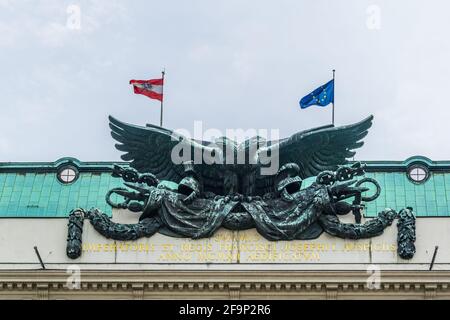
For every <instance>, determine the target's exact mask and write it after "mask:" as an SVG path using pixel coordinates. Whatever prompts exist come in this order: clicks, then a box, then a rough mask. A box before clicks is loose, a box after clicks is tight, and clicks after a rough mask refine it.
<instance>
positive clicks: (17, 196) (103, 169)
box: [0, 158, 123, 217]
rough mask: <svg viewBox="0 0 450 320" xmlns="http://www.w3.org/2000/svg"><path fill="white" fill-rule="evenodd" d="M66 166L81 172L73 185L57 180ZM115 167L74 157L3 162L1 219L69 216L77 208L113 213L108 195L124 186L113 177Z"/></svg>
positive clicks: (0, 189) (0, 168)
mask: <svg viewBox="0 0 450 320" xmlns="http://www.w3.org/2000/svg"><path fill="white" fill-rule="evenodd" d="M65 165H73V166H75V167H76V168H77V169H78V171H79V176H78V179H76V180H75V181H74V182H72V183H69V184H63V183H62V182H60V181H59V180H58V179H57V178H56V174H57V172H58V168H61V167H64V166H65ZM122 165H123V164H122ZM112 166H113V163H107V162H103V163H98V162H90V163H89V162H88V163H82V162H80V161H78V160H76V159H73V158H63V159H60V160H58V161H56V162H53V163H1V164H0V217H66V216H67V215H68V214H69V212H70V210H72V209H74V208H77V207H83V208H91V207H97V208H99V209H101V210H102V211H104V212H105V213H107V214H111V212H112V210H111V207H110V206H109V205H107V204H106V202H105V195H106V193H107V192H108V190H110V189H111V188H114V187H119V186H121V185H122V181H121V179H118V178H113V177H112V176H111V169H112Z"/></svg>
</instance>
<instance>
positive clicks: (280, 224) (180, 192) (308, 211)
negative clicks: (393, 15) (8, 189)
mask: <svg viewBox="0 0 450 320" xmlns="http://www.w3.org/2000/svg"><path fill="white" fill-rule="evenodd" d="M371 121H372V118H371V117H369V118H368V119H366V120H365V121H362V122H360V123H359V124H356V125H351V126H344V127H340V128H334V127H329V126H327V127H324V128H318V129H312V130H308V131H304V132H302V133H300V134H296V135H294V136H292V137H291V138H289V139H285V140H280V141H278V142H276V143H272V144H270V145H272V146H273V145H277V147H276V148H278V149H279V150H280V154H279V156H280V159H282V160H281V161H280V165H281V168H280V169H279V170H278V172H277V173H276V174H273V175H271V176H269V177H265V178H264V177H262V176H258V175H255V172H256V171H258V170H257V169H258V168H260V164H255V165H253V166H254V167H252V165H244V166H243V167H239V166H238V165H237V166H233V167H232V168H231V169H229V168H227V170H226V172H228V173H226V174H225V175H223V174H222V173H223V171H224V168H225V167H223V166H225V164H224V165H217V164H216V165H212V166H210V165H207V164H204V165H200V166H199V165H196V164H194V163H193V162H192V161H186V162H184V163H183V164H182V165H181V167H179V166H178V165H173V164H172V163H168V162H167V159H165V157H166V153H167V151H168V149H167V148H171V147H173V145H172V144H170V143H169V141H168V140H167V138H168V137H167V135H168V134H169V133H170V131H169V130H166V129H163V128H159V127H153V126H149V127H146V128H141V127H136V126H130V125H125V124H123V123H121V122H119V121H117V120H115V119H112V118H111V128H112V129H113V132H112V134H113V137H115V138H116V139H117V140H118V141H120V142H121V143H122V144H121V145H117V148H118V149H119V150H123V151H127V152H128V153H127V155H126V156H125V157H124V159H125V160H133V161H132V162H131V166H132V167H134V168H135V169H133V168H121V167H118V166H115V167H114V169H113V175H114V176H116V177H121V178H122V179H123V180H124V185H125V186H126V187H127V188H115V189H112V190H111V191H109V192H108V194H107V195H106V201H107V202H108V203H109V204H110V205H111V206H112V207H114V208H119V209H129V210H130V211H132V212H138V213H139V214H140V217H139V222H138V223H136V224H120V223H115V222H113V221H111V219H110V218H109V217H108V216H107V215H105V214H103V213H102V212H100V211H99V210H97V209H91V210H89V211H85V210H83V209H76V210H74V211H72V213H71V214H70V217H69V240H68V244H67V254H68V256H69V257H71V258H76V257H77V256H79V255H80V254H81V240H82V239H81V231H80V230H81V228H82V218H81V217H84V218H87V219H89V220H90V223H91V224H92V225H93V227H94V228H95V229H96V230H97V231H98V232H99V233H101V234H102V235H104V236H105V237H107V238H112V239H115V240H136V239H138V238H141V237H149V236H152V235H153V234H155V233H156V232H159V233H162V234H165V235H168V236H173V237H188V238H192V239H199V238H206V237H210V236H212V235H213V234H214V233H215V232H216V231H217V230H218V229H219V228H221V227H224V228H227V229H230V230H245V229H250V228H256V230H257V231H258V232H259V233H260V234H261V235H262V236H263V237H264V238H266V239H268V240H270V241H277V240H304V239H315V238H317V237H319V236H320V235H321V234H322V233H323V232H326V233H328V234H330V235H333V236H337V237H340V238H348V239H362V238H370V237H374V236H378V235H380V234H381V233H383V230H384V229H385V228H386V227H388V226H390V225H391V224H392V222H393V220H394V219H395V218H396V217H397V216H398V214H397V213H396V211H394V210H393V209H386V210H384V211H382V212H380V213H379V215H378V217H376V218H373V219H369V220H367V221H366V222H365V223H363V224H361V223H360V221H361V212H360V211H361V209H362V208H363V204H362V201H365V202H367V201H372V200H374V199H375V198H376V197H378V195H379V193H380V189H381V188H380V186H379V184H378V183H377V181H375V180H374V179H369V178H362V179H359V180H358V177H360V176H362V175H363V174H364V165H362V164H360V163H354V164H352V165H345V162H346V158H347V157H349V156H351V155H353V154H354V153H353V152H352V151H350V150H351V149H354V148H358V147H360V146H361V145H362V142H360V141H359V140H360V139H362V137H364V136H365V135H366V133H367V129H368V127H370V124H371ZM156 131H158V132H156ZM146 143H147V144H150V146H151V148H153V149H150V147H149V146H148V145H146ZM167 143H169V145H166V144H167ZM190 143H192V144H193V147H194V148H197V147H198V145H200V146H204V145H205V143H201V144H199V142H195V143H194V142H192V141H191V142H190ZM318 146H319V147H318ZM146 148H147V149H146ZM200 148H202V147H200ZM208 148H210V147H208ZM303 148H305V149H303ZM321 148H322V149H321ZM297 149H299V150H297ZM301 150H303V151H302V152H301ZM216 152H219V151H216ZM169 154H170V152H169ZM305 154H306V155H305ZM308 154H309V155H308ZM145 159H147V160H148V161H147V162H146V161H145ZM156 159H159V160H156ZM287 159H293V160H295V159H297V160H296V161H292V162H288V161H287ZM157 161H160V163H157ZM161 161H162V162H161ZM205 167H207V168H205ZM333 168H334V169H333ZM181 169H182V171H181ZM146 170H148V171H146ZM150 170H155V171H154V172H152V171H150ZM334 170H335V171H334ZM154 173H155V174H154ZM313 174H314V175H317V178H316V181H315V182H314V183H312V185H310V186H308V187H306V188H302V183H303V178H305V177H308V176H311V175H313ZM249 175H250V176H251V177H253V178H251V179H246V177H247V178H248V177H249ZM158 176H159V177H158ZM230 177H231V178H230ZM160 179H161V180H166V179H173V180H171V181H173V182H176V183H177V186H178V187H177V189H175V190H174V189H171V188H168V187H167V186H166V184H164V183H163V181H160ZM258 179H259V180H258ZM258 181H263V182H264V183H263V184H262V185H258ZM213 182H214V183H213ZM249 183H250V184H249ZM368 183H371V184H373V185H374V186H375V192H374V194H373V195H367V194H366V193H367V192H368V191H369V188H367V187H366V186H363V185H364V184H368ZM224 184H234V186H232V185H229V186H227V187H226V188H225V189H223V188H219V186H223V185H224ZM270 184H271V185H270ZM261 186H263V187H261ZM214 191H218V192H217V193H216V192H214ZM238 191H242V192H238ZM112 194H118V195H120V196H122V197H123V198H124V201H123V202H121V203H115V202H113V201H112V200H111V195H112ZM351 199H353V201H350V200H351ZM350 213H353V215H354V216H355V222H356V223H354V224H352V223H342V222H340V220H339V218H338V216H339V215H345V214H350ZM413 218H414V215H413V213H412V209H411V208H408V209H403V210H402V211H400V220H399V224H398V227H399V238H398V243H399V249H398V252H399V255H400V256H401V257H403V258H411V257H412V256H413V254H414V251H415V247H414V240H415V234H414V219H413ZM80 226H81V227H80Z"/></svg>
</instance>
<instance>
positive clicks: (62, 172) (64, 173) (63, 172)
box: [57, 166, 78, 184]
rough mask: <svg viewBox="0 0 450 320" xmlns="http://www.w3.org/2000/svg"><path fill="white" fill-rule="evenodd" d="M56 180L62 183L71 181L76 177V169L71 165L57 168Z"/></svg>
mask: <svg viewBox="0 0 450 320" xmlns="http://www.w3.org/2000/svg"><path fill="white" fill-rule="evenodd" d="M57 177H58V180H59V181H60V182H62V183H64V184H68V183H72V182H74V181H75V180H76V179H77V178H78V170H77V168H75V167H73V166H64V167H61V168H60V169H59V170H58V174H57Z"/></svg>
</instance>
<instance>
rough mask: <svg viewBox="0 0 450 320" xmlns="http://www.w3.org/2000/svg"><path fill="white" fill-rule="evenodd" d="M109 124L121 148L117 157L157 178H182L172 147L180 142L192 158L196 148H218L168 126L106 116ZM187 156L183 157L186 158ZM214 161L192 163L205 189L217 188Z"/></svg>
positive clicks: (214, 150) (218, 174)
mask: <svg viewBox="0 0 450 320" xmlns="http://www.w3.org/2000/svg"><path fill="white" fill-rule="evenodd" d="M109 121H110V123H109V127H110V128H111V136H112V137H113V138H114V139H115V140H116V141H117V142H118V143H117V144H116V145H115V146H116V148H117V150H119V151H122V152H125V153H124V154H123V155H122V156H121V158H122V159H123V160H124V161H130V166H131V167H132V168H134V169H136V170H137V171H139V172H142V173H144V172H151V173H153V174H154V175H156V177H157V178H158V179H160V180H169V181H173V182H176V183H178V182H180V180H181V179H182V178H183V173H184V166H183V164H182V163H177V162H174V161H173V159H172V150H174V148H175V147H176V146H177V145H178V144H179V143H180V142H182V143H183V145H184V146H185V148H184V151H186V150H187V148H190V151H191V152H190V158H189V159H188V160H194V154H195V153H196V152H201V154H202V155H203V152H205V151H206V152H209V153H210V154H211V153H214V152H219V153H221V152H222V151H221V150H220V148H217V147H214V146H213V147H211V146H208V143H207V142H206V141H197V140H193V139H189V138H186V137H184V136H180V135H178V134H177V133H175V132H174V131H172V130H169V129H165V128H162V127H159V126H155V125H147V126H145V127H141V126H135V125H131V124H128V123H124V122H121V121H119V120H117V119H115V118H114V117H112V116H109ZM186 160H187V159H186ZM215 166H216V165H215V164H213V165H201V164H199V165H195V164H194V169H195V171H196V173H197V174H198V175H199V177H200V178H201V179H202V182H203V184H204V186H205V187H206V189H208V190H215V189H216V188H220V187H221V185H220V183H218V182H219V181H221V178H223V177H220V174H221V172H222V170H215V169H216V168H212V167H215Z"/></svg>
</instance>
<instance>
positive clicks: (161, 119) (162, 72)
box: [159, 68, 166, 127]
mask: <svg viewBox="0 0 450 320" xmlns="http://www.w3.org/2000/svg"><path fill="white" fill-rule="evenodd" d="M165 73H166V68H164V69H163V71H161V76H162V83H163V85H162V87H161V94H162V99H161V116H160V118H159V126H160V127H162V125H163V100H164V75H165Z"/></svg>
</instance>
